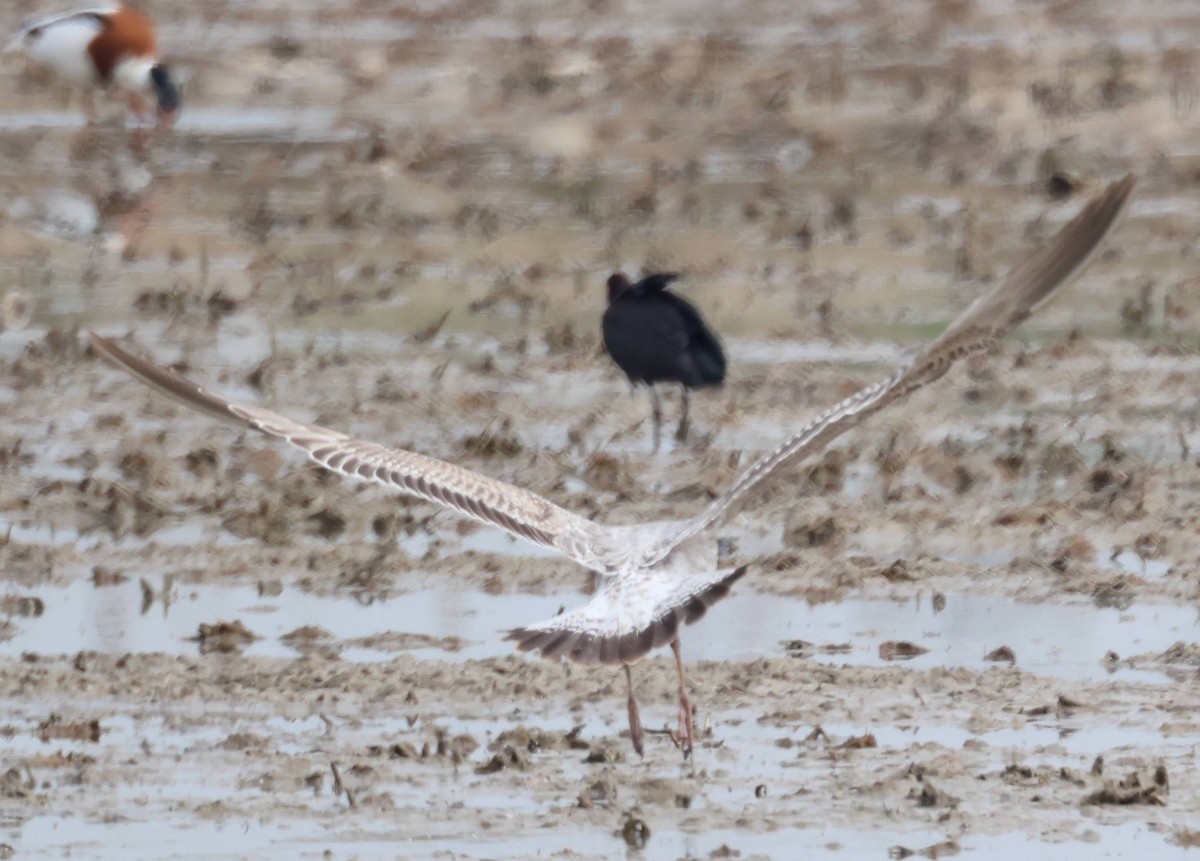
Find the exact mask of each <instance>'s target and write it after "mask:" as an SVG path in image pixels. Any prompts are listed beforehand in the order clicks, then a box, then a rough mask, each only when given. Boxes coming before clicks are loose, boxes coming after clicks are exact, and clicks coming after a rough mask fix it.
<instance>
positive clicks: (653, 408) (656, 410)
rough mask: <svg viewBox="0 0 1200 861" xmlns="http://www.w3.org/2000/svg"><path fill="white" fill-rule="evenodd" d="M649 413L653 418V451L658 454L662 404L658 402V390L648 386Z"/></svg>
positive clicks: (651, 385)
mask: <svg viewBox="0 0 1200 861" xmlns="http://www.w3.org/2000/svg"><path fill="white" fill-rule="evenodd" d="M650 412H651V415H652V416H653V418H654V451H653V452H652V453H653V454H658V443H659V434H660V433H661V432H662V404H661V403H660V402H659V400H658V389H656V388H654V384H653V383H651V384H650Z"/></svg>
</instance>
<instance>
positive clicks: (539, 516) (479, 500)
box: [88, 332, 603, 566]
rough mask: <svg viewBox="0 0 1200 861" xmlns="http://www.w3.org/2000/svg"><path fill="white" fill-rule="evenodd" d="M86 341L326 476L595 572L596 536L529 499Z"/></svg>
mask: <svg viewBox="0 0 1200 861" xmlns="http://www.w3.org/2000/svg"><path fill="white" fill-rule="evenodd" d="M88 337H89V338H91V342H92V346H93V347H94V348H95V349H96V351H97V352H98V353H100V354H101V355H102V356H105V357H106V358H108V359H110V360H112V361H113V362H115V363H116V364H118V365H120V366H121V367H123V368H124V369H125V370H127V371H129V373H131V374H133V376H135V377H137V378H138V379H139V380H141V381H142V382H143V383H145V384H146V385H148V386H150V387H152V388H155V389H158V390H159V391H160V392H162V393H163V394H166V395H169V396H170V397H172V398H175V399H176V400H178V401H182V402H183V403H184V404H185V405H187V406H189V407H191V408H192V409H195V410H198V411H200V412H202V413H205V414H206V415H209V416H213V417H214V418H218V419H222V420H224V421H231V422H234V423H235V424H239V425H241V426H242V427H245V428H250V429H253V430H257V431H260V432H262V433H264V434H266V435H267V436H272V437H276V438H278V439H282V440H284V441H285V442H288V443H290V444H291V445H293V446H295V447H296V448H298V449H300V450H301V451H303V452H304V453H305V454H307V455H308V456H309V457H310V458H312V459H313V460H314V461H316V462H317V463H319V464H321V465H322V466H324V467H326V468H327V469H331V470H333V471H334V472H339V473H341V474H342V475H346V476H349V477H351V478H358V479H363V480H365V481H372V482H375V483H376V484H382V485H384V486H385V487H390V488H392V489H393V490H398V491H400V492H402V493H407V494H410V495H411V496H416V497H419V498H421V499H424V500H427V501H429V502H436V503H439V504H440V505H444V506H446V507H447V508H450V509H452V510H454V511H457V512H458V513H460V514H463V515H466V516H467V517H470V518H473V519H475V520H478V521H480V522H482V523H486V524H488V525H490V526H498V527H500V528H501V529H503V530H505V531H506V532H508V533H510V534H512V535H515V536H516V537H518V538H524V539H526V540H528V541H532V542H533V543H535V544H540V545H542V546H543V547H548V548H551V549H554V550H557V551H559V552H560V553H562V554H563V555H564V556H567V557H568V558H570V559H573V560H575V561H576V562H579V563H580V564H582V565H586V566H593V565H594V564H595V559H594V554H593V551H594V549H595V546H596V545H599V544H600V543H601V542H602V540H603V532H602V530H601V529H600V528H599V527H597V526H596V525H595V524H593V523H592V522H591V521H589V520H586V519H584V518H582V517H580V516H578V515H576V514H572V513H571V512H569V511H567V510H566V509H564V508H560V507H559V506H557V505H555V504H554V503H552V502H550V501H549V500H547V499H545V498H544V497H542V496H539V495H538V494H536V493H532V492H530V491H528V490H524V489H522V488H520V487H515V486H513V485H511V484H506V483H505V482H502V481H497V480H496V479H492V478H488V477H487V476H485V475H481V474H479V473H477V472H473V471H472V470H469V469H463V468H462V467H460V466H455V465H454V464H452V463H447V462H445V461H442V460H437V459H436V458H432V457H426V456H425V455H421V454H417V453H415V452H411V451H403V450H399V449H388V448H385V447H383V446H381V445H376V444H375V443H372V442H365V441H363V440H356V439H351V438H350V437H348V436H347V435H346V434H343V433H338V432H337V431H332V430H329V429H327V428H323V427H321V426H320V425H315V424H307V423H304V422H297V421H293V420H292V419H289V418H287V417H285V416H281V415H279V414H278V413H274V412H271V411H270V410H266V409H263V408H261V407H256V406H252V405H250V404H239V403H234V402H233V401H228V400H226V399H225V398H222V397H220V396H219V395H215V394H212V393H211V392H208V391H205V390H204V389H202V388H200V387H199V386H197V385H196V384H195V383H193V382H191V381H190V380H187V379H185V378H184V377H182V376H180V375H178V374H176V373H173V372H171V371H168V370H166V369H164V368H160V367H158V366H156V365H153V364H151V363H150V362H147V361H145V360H143V359H139V358H138V357H137V356H134V355H132V354H130V353H128V352H126V351H125V350H123V349H122V348H121V347H118V346H117V345H116V344H115V343H113V342H112V341H110V340H109V339H107V338H102V337H100V336H99V335H97V334H96V333H94V332H89V333H88Z"/></svg>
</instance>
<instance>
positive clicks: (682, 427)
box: [601, 272, 725, 451]
mask: <svg viewBox="0 0 1200 861" xmlns="http://www.w3.org/2000/svg"><path fill="white" fill-rule="evenodd" d="M678 279H679V274H678V273H676V272H658V273H655V274H653V275H648V276H647V277H645V278H643V279H642V280H641V281H639V282H637V283H636V284H632V283H630V281H629V279H628V278H626V277H625V275H624V273H621V272H617V273H616V274H614V275H613V276H611V277H610V278H609V279H608V309H607V310H605V312H604V320H603V322H602V323H601V330H602V332H603V334H604V348H605V349H606V350H608V354H609V355H610V356H612V360H613V361H614V362H616V363H617V367H619V368H620V369H621V370H622V371H624V372H625V376H627V377H629V382H631V383H633V384H634V385H637V384H638V383H645V384H646V385H647V386H649V387H650V404H651V406H652V407H653V410H654V450H655V451H658V443H659V431H660V427H661V425H662V405H661V404H660V403H659V401H658V392H657V391H656V390H655V388H654V385H655V383H679V384H680V385H682V386H683V406H682V414H681V415H680V417H679V428H678V430H676V432H675V438H676V439H677V440H680V441H683V440H685V439H687V432H688V390H689V389H701V388H704V387H706V386H719V385H721V383H723V382H725V351H724V350H723V349H721V342H720V340H719V339H718V338H717V335H716V333H715V332H713V330H712V329H710V328H709V327H708V324H707V323H705V322H704V318H703V317H702V316H700V312H699V311H698V310H696V306H695V305H693V304H692V303H691V302H689V301H687V300H686V299H684V298H683V297H682V296H678V295H676V294H675V293H672V292H671V291H670V290H668V289H667V285H668V284H670V283H671V282H672V281H677V280H678Z"/></svg>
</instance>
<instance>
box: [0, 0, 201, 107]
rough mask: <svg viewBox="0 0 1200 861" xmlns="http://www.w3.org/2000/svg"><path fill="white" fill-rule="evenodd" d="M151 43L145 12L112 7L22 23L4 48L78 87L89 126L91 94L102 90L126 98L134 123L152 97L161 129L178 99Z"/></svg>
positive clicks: (151, 27) (153, 41)
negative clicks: (15, 35)
mask: <svg viewBox="0 0 1200 861" xmlns="http://www.w3.org/2000/svg"><path fill="white" fill-rule="evenodd" d="M156 41H157V40H156V38H155V33H154V24H153V23H152V22H151V21H150V19H149V18H148V17H147V16H146V15H145V14H143V13H142V12H139V11H138V10H137V9H133V8H131V7H129V6H123V5H120V4H114V5H110V6H100V7H96V8H92V9H80V10H78V11H76V12H68V13H66V14H63V15H55V16H54V17H51V18H45V19H42V20H40V21H35V22H32V23H29V24H26V25H25V26H24V27H22V28H21V32H20V33H19V34H18V35H17V37H16V38H15V39H14V40H13V41H12V42H11V43H10V44H9V46H8V47H9V50H18V51H22V52H23V53H24V54H25V55H26V56H27V57H28V58H29V59H30V60H31V61H32V62H33V63H35V64H36V65H39V66H43V67H45V68H48V69H51V70H53V71H54V72H56V73H57V74H58V75H59V77H61V78H62V79H63V80H65V81H66V82H67V83H69V84H71V85H73V86H75V87H78V88H79V89H80V90H81V91H82V93H83V99H84V112H85V113H86V114H87V118H88V122H89V123H91V122H95V121H96V106H95V93H96V91H97V90H101V91H106V92H110V93H113V94H114V95H116V96H117V97H118V98H121V97H123V98H125V99H126V100H127V102H128V104H129V107H130V109H131V110H132V111H133V112H134V113H135V114H136V115H137V117H138V119H139V120H146V119H148V117H149V111H148V108H147V104H148V100H150V99H153V101H154V102H155V103H156V107H157V121H158V124H159V125H160V126H163V125H170V123H171V122H172V120H173V119H174V117H175V114H176V113H177V112H178V110H179V104H180V99H179V90H178V89H176V87H175V83H174V82H173V81H172V80H171V75H170V72H168V71H167V67H166V66H165V65H163V63H162V62H161V61H160V60H159V58H158V46H157V43H156Z"/></svg>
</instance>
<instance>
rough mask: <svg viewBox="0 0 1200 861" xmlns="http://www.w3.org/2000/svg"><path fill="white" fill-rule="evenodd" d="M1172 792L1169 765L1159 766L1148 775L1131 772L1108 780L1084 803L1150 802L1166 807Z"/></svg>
mask: <svg viewBox="0 0 1200 861" xmlns="http://www.w3.org/2000/svg"><path fill="white" fill-rule="evenodd" d="M1170 792H1171V786H1170V781H1169V780H1168V778H1167V767H1166V766H1165V765H1159V766H1157V767H1156V768H1155V769H1154V771H1153V772H1152V773H1151V774H1149V775H1147V774H1143V773H1141V772H1137V771H1134V772H1130V773H1129V774H1128V775H1127V776H1125V777H1124V778H1122V779H1121V780H1119V781H1117V780H1106V781H1104V788H1103V789H1099V790H1097V791H1096V792H1093V793H1091V794H1090V795H1088V796H1087V797H1086V798H1085V799H1084V800H1083V803H1084V804H1085V805H1088V804H1118V805H1125V804H1148V805H1152V806H1155V807H1165V806H1166V803H1167V796H1168V795H1169V794H1170Z"/></svg>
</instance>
